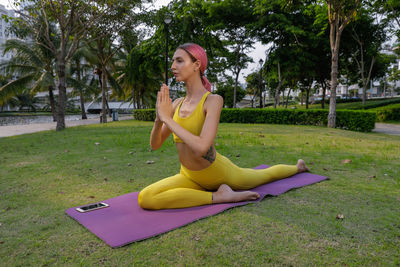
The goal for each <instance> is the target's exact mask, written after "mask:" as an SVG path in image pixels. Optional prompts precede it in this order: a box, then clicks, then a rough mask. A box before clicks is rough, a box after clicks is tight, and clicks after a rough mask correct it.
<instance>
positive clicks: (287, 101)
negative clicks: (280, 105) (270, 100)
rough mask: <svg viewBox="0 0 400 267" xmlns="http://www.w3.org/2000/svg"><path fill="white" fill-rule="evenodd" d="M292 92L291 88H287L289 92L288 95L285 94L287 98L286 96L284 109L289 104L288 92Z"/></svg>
mask: <svg viewBox="0 0 400 267" xmlns="http://www.w3.org/2000/svg"><path fill="white" fill-rule="evenodd" d="M291 91H292V88H289V92H288V94H287V96H286V106H285V108H287V106H288V103H289V97H290V92H291Z"/></svg>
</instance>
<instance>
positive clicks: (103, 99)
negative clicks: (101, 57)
mask: <svg viewBox="0 0 400 267" xmlns="http://www.w3.org/2000/svg"><path fill="white" fill-rule="evenodd" d="M100 77H101V119H100V122H101V123H106V122H107V110H106V101H107V99H106V72H105V71H104V69H103V68H102V70H101V76H100Z"/></svg>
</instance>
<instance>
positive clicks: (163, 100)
mask: <svg viewBox="0 0 400 267" xmlns="http://www.w3.org/2000/svg"><path fill="white" fill-rule="evenodd" d="M156 110H157V114H158V117H159V118H160V120H161V121H165V120H166V119H168V118H172V112H173V108H172V100H171V98H169V88H168V86H167V85H165V84H163V85H162V86H161V89H160V91H159V92H158V93H157V104H156Z"/></svg>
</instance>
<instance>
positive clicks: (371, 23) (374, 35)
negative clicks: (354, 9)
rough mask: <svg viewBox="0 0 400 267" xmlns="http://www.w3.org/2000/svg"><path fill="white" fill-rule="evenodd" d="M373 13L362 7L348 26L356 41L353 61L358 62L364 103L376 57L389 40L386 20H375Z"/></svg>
mask: <svg viewBox="0 0 400 267" xmlns="http://www.w3.org/2000/svg"><path fill="white" fill-rule="evenodd" d="M373 15H374V14H373V13H372V10H367V9H365V8H362V9H360V10H359V12H358V14H357V17H356V19H355V20H354V21H353V22H352V23H351V24H350V26H349V27H347V29H348V31H349V33H348V34H349V35H351V38H352V39H353V40H354V41H355V43H354V44H355V46H353V49H352V51H351V55H352V61H353V62H354V63H355V64H356V66H357V69H358V73H359V74H360V76H361V77H360V78H361V79H360V80H361V84H362V92H363V93H362V101H363V105H365V103H366V99H367V93H366V91H367V87H368V85H369V81H370V80H371V75H372V74H373V69H374V65H375V63H376V59H377V57H378V54H379V51H380V50H381V49H382V44H383V43H384V42H385V41H386V40H387V36H386V31H385V27H386V23H384V21H381V22H379V23H378V22H375V18H374V16H373ZM344 34H346V32H345V33H344ZM348 43H351V42H348Z"/></svg>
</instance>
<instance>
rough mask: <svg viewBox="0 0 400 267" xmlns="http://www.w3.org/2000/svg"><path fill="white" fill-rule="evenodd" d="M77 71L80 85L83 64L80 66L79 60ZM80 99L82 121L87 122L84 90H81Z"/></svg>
mask: <svg viewBox="0 0 400 267" xmlns="http://www.w3.org/2000/svg"><path fill="white" fill-rule="evenodd" d="M76 71H77V78H78V82H79V83H80V82H81V64H80V62H79V60H77V61H76ZM79 98H80V101H81V114H82V120H86V119H87V116H86V111H85V97H84V95H83V90H82V88H79Z"/></svg>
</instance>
